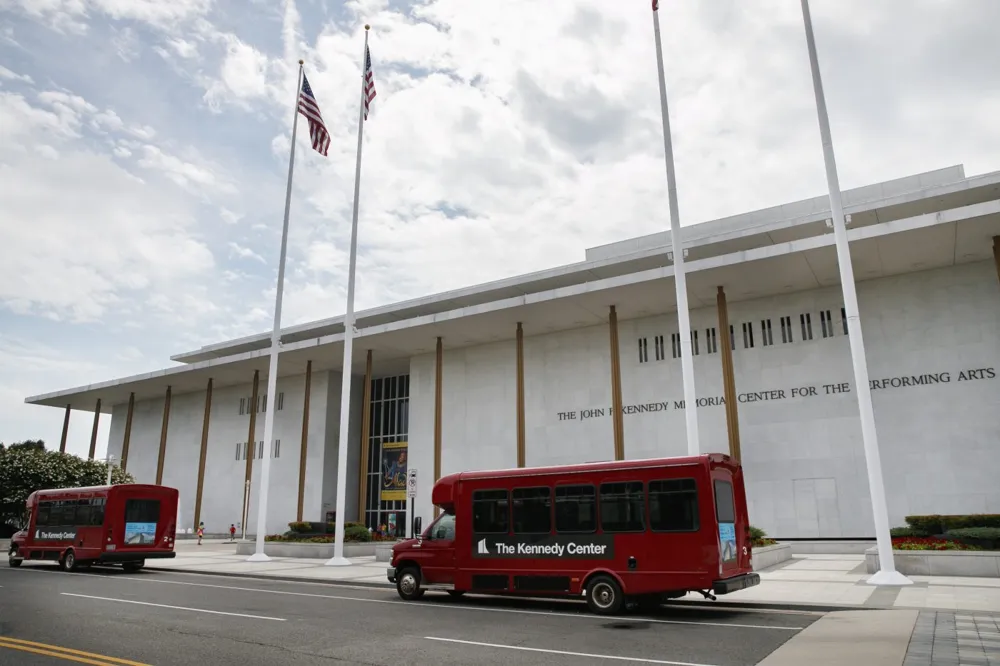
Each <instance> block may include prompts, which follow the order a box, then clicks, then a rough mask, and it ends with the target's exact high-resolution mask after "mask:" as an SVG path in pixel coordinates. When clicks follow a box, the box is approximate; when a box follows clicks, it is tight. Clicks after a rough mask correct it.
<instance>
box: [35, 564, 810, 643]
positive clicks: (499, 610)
mask: <svg viewBox="0 0 1000 666" xmlns="http://www.w3.org/2000/svg"><path fill="white" fill-rule="evenodd" d="M28 571H32V569H28ZM33 571H38V572H41V573H51V574H53V575H62V576H65V575H66V574H65V572H61V571H45V570H42V569H34V570H33ZM192 575H202V574H192ZM220 578H226V579H227V580H232V578H233V577H232V576H220ZM99 580H101V581H122V580H127V581H136V582H140V583H159V584H161V585H187V586H190V587H207V588H215V589H219V590H232V591H240V592H259V593H262V594H278V595H284V596H295V597H309V598H314V599H333V600H337V601H360V602H363V603H371V604H392V605H399V606H430V607H432V608H443V609H455V610H460V611H464V610H470V611H480V612H485V613H516V614H521V615H543V616H548V617H572V618H587V619H594V620H606V619H607V618H606V617H605V616H602V615H594V614H592V613H589V612H583V613H569V612H561V611H533V610H523V609H515V608H488V607H486V606H470V605H467V604H449V603H447V602H446V603H428V602H420V601H402V600H398V601H397V600H389V599H364V598H361V597H346V596H340V595H332V594H313V593H309V592H291V591H288V590H267V589H261V588H256V587H236V586H233V585H211V584H208V583H191V582H187V581H178V580H159V579H154V578H147V577H143V578H136V577H133V576H118V575H114V576H107V577H102V578H100V579H99ZM274 582H275V583H285V582H286V581H274ZM316 585H322V584H321V583H318V584H316ZM324 587H327V588H329V587H332V586H330V585H326V586H324ZM337 587H343V586H339V585H338V586H337ZM364 590H365V591H366V592H383V593H384V592H389V591H390V590H391V588H386V589H381V588H374V587H366V588H364ZM64 594H65V593H64ZM77 596H85V595H77ZM94 598H98V597H94ZM114 601H117V600H114ZM135 603H140V602H135ZM152 605H157V604H152ZM691 608H692V609H694V610H700V609H701V607H700V606H691ZM718 610H723V609H722V608H719V609H718ZM729 610H731V612H742V613H753V612H755V611H754V609H742V608H733V609H729ZM206 612H210V611H206ZM789 612H790V613H796V612H799V611H789ZM802 614H803V615H813V614H814V613H813V612H812V611H803V612H802ZM615 619H616V620H617V621H620V622H653V623H656V624H678V625H694V626H703V627H729V628H735V629H767V630H772V631H802V630H803V629H805V627H799V626H795V627H781V626H772V625H766V624H742V623H740V624H737V623H734V622H696V621H693V620H664V619H658V618H651V617H645V616H638V617H616V618H615Z"/></svg>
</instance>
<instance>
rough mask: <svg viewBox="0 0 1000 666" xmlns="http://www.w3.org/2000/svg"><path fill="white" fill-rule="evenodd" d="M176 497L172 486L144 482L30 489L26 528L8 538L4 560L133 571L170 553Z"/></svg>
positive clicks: (65, 567)
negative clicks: (110, 566)
mask: <svg viewBox="0 0 1000 666" xmlns="http://www.w3.org/2000/svg"><path fill="white" fill-rule="evenodd" d="M177 499H178V492H177V489H176V488H168V487H166V486H155V485H144V484H122V485H115V486H93V487H89V488H60V489H58V490H38V491H35V492H33V493H31V495H29V496H28V501H27V503H26V505H27V509H28V512H29V514H30V517H29V521H28V528H27V529H26V530H23V531H21V532H18V533H17V534H15V535H14V537H13V539H11V544H10V552H9V553H8V554H7V558H8V562H9V563H10V566H12V567H19V566H21V562H23V561H25V560H39V561H43V562H58V563H59V566H60V567H61V568H62V569H63V570H64V571H73V570H75V569H77V568H80V567H89V566H90V565H93V564H121V565H122V567H123V568H124V569H125V571H138V570H139V569H141V568H142V567H143V565H144V564H145V562H146V560H147V559H150V558H170V557H174V555H175V553H174V537H175V536H176V530H177Z"/></svg>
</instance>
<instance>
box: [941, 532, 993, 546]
mask: <svg viewBox="0 0 1000 666" xmlns="http://www.w3.org/2000/svg"><path fill="white" fill-rule="evenodd" d="M944 535H945V537H947V538H949V539H954V540H956V541H961V542H962V543H965V544H969V545H970V546H979V547H981V548H985V549H987V550H1000V527H959V528H958V529H954V530H948V531H947V532H945V534H944Z"/></svg>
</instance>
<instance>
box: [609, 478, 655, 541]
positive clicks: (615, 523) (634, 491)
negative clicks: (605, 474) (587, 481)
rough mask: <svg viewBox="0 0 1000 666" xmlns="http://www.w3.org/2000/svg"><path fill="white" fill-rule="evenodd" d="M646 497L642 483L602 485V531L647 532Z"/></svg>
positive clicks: (626, 482) (630, 482) (628, 482)
mask: <svg viewBox="0 0 1000 666" xmlns="http://www.w3.org/2000/svg"><path fill="white" fill-rule="evenodd" d="M645 503H646V496H645V493H644V492H643V488H642V481H625V482H618V483H602V484H601V530H602V531H604V532H645V531H646V520H645V518H644V516H643V513H644V512H643V505H644V504H645Z"/></svg>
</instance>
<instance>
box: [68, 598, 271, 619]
mask: <svg viewBox="0 0 1000 666" xmlns="http://www.w3.org/2000/svg"><path fill="white" fill-rule="evenodd" d="M59 594H61V595H62V596H64V597H79V598H81V599H97V600H99V601H116V602H118V603H121V604H137V605H139V606H155V607H157V608H172V609H174V610H186V611H192V612H194V613H211V614H213V615H231V616H233V617H246V618H250V619H252V620H273V621H275V622H284V621H285V618H283V617H268V616H266V615H247V614H246V613H227V612H226V611H217V610H208V609H207V608H188V607H186V606H169V605H167V604H153V603H150V602H148V601H134V600H132V599H113V598H111V597H95V596H91V595H89V594H73V593H72V592H60V593H59Z"/></svg>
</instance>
